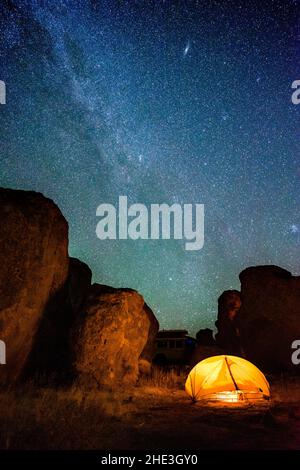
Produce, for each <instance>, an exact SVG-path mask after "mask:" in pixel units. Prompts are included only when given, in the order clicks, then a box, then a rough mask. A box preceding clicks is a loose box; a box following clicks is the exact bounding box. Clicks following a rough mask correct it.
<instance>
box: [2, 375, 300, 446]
mask: <svg viewBox="0 0 300 470" xmlns="http://www.w3.org/2000/svg"><path fill="white" fill-rule="evenodd" d="M270 382H271V390H272V399H271V401H270V402H266V403H265V404H263V405H260V406H251V405H247V406H244V407H241V406H234V405H232V404H231V405H230V406H219V405H218V406H216V405H213V406H208V405H207V404H201V403H199V402H198V403H195V404H193V403H192V402H191V400H190V399H189V397H188V396H187V395H186V393H185V391H184V390H183V384H182V381H181V380H178V383H177V384H176V385H175V384H173V385H172V387H171V388H164V387H161V386H157V385H153V384H151V383H149V384H147V383H146V384H141V385H140V386H138V387H134V388H132V389H131V390H128V391H126V392H125V391H122V390H118V391H115V392H113V393H112V392H105V393H104V392H97V391H93V392H85V393H84V392H83V391H82V390H80V389H77V388H75V387H73V388H72V389H68V390H55V389H49V388H46V389H45V388H44V389H39V390H36V389H35V388H33V387H32V386H31V387H30V386H28V387H27V388H26V387H25V388H22V389H20V390H17V391H10V392H8V391H6V392H2V393H0V400H1V401H0V403H1V405H0V406H1V408H0V410H1V418H0V448H1V449H99V450H102V449H104V450H107V449H111V450H123V449H126V450H145V449H147V450H156V451H159V450H180V449H185V450H189V449H190V450H193V449H194V450H203V449H256V450H261V449H300V378H287V377H273V378H270Z"/></svg>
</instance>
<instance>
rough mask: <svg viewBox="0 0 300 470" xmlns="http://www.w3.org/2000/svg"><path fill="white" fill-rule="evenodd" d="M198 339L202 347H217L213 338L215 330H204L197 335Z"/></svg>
mask: <svg viewBox="0 0 300 470" xmlns="http://www.w3.org/2000/svg"><path fill="white" fill-rule="evenodd" d="M196 339H197V342H198V344H199V345H201V346H215V345H216V342H215V339H214V337H213V330H211V329H210V328H203V329H202V330H199V331H198V333H197V334H196Z"/></svg>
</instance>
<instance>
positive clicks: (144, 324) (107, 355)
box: [71, 284, 156, 387]
mask: <svg viewBox="0 0 300 470" xmlns="http://www.w3.org/2000/svg"><path fill="white" fill-rule="evenodd" d="M149 310H150V309H149V308H148V307H147V306H145V302H144V299H143V297H142V296H141V295H140V294H139V293H138V292H136V291H134V290H131V289H114V288H112V287H108V286H102V285H99V284H93V285H92V287H91V289H90V292H89V295H88V297H87V300H86V302H85V304H84V306H83V308H82V313H81V314H80V316H79V318H78V321H77V322H76V325H75V326H74V329H73V333H72V336H71V348H72V350H73V365H74V368H75V370H76V373H77V375H78V378H79V382H80V383H82V384H85V385H87V386H101V387H103V386H104V387H114V386H117V385H118V384H120V383H122V386H125V385H130V384H134V383H135V382H136V380H137V377H138V373H139V358H140V357H141V354H142V352H143V351H144V348H145V347H146V351H147V354H146V356H147V357H149V353H150V351H151V349H152V345H151V344H150V343H151V341H152V340H151V341H150V340H149V338H150V337H151V335H152V338H154V333H153V332H154V323H155V321H154V319H153V318H152V315H153V314H152V312H151V314H150V312H149ZM155 328H156V327H155ZM149 333H150V335H149Z"/></svg>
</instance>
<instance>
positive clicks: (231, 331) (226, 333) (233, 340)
mask: <svg viewBox="0 0 300 470" xmlns="http://www.w3.org/2000/svg"><path fill="white" fill-rule="evenodd" d="M240 308H241V295H240V292H239V291H237V290H226V291H224V292H223V294H222V295H220V297H219V299H218V319H217V321H216V323H215V324H216V327H217V328H218V332H217V334H216V343H217V345H218V346H219V347H220V348H222V349H223V350H224V351H225V353H226V354H232V355H236V356H243V351H242V347H241V341H240V333H239V328H238V323H237V316H238V313H239V310H240Z"/></svg>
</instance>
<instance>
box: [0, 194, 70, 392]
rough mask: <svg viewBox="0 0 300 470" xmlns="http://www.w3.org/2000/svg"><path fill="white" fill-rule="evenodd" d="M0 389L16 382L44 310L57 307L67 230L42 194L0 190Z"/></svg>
mask: <svg viewBox="0 0 300 470" xmlns="http://www.w3.org/2000/svg"><path fill="white" fill-rule="evenodd" d="M0 220H1V224H0V263H1V270H0V339H1V340H3V341H4V342H5V344H6V353H7V357H6V365H2V366H0V383H7V382H8V383H12V382H14V381H16V380H17V379H18V378H19V377H20V375H21V373H22V371H23V369H24V366H25V364H26V362H27V359H28V355H29V353H30V351H31V349H32V345H33V343H34V341H35V338H36V334H37V330H38V327H39V324H40V321H41V318H42V316H43V313H44V311H45V309H47V307H48V305H49V304H55V302H56V298H57V297H59V296H60V295H61V290H62V288H63V286H64V285H65V282H66V279H67V276H68V268H69V258H68V224H67V222H66V220H65V218H64V217H63V215H62V214H61V212H60V210H59V209H58V207H57V206H56V205H55V204H54V203H53V202H52V201H51V200H50V199H47V198H45V197H44V196H43V195H42V194H39V193H35V192H28V191H17V190H11V189H3V188H1V189H0Z"/></svg>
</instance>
